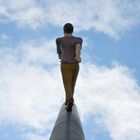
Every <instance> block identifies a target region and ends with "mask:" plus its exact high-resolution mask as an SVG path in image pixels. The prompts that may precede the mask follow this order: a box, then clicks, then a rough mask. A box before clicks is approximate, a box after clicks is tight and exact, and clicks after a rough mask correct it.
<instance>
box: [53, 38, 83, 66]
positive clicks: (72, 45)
mask: <svg viewBox="0 0 140 140" xmlns="http://www.w3.org/2000/svg"><path fill="white" fill-rule="evenodd" d="M82 42H83V40H82V38H81V37H75V36H64V37H61V38H57V39H56V46H57V53H58V54H61V62H62V63H78V61H77V60H76V59H75V56H76V54H75V49H76V44H77V43H80V44H81V47H82Z"/></svg>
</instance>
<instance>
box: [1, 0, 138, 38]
mask: <svg viewBox="0 0 140 140" xmlns="http://www.w3.org/2000/svg"><path fill="white" fill-rule="evenodd" d="M0 3H1V6H0V7H1V8H0V9H1V10H0V14H1V15H2V16H4V17H7V18H8V19H10V20H12V21H15V22H17V24H18V25H19V26H24V25H28V26H30V27H32V28H33V29H36V28H38V27H40V26H42V25H47V23H50V24H52V25H59V26H63V25H62V24H64V23H65V22H72V23H73V24H74V25H75V27H76V28H77V29H78V30H91V29H95V30H96V31H100V32H103V33H105V34H107V35H109V36H111V37H113V38H115V39H118V38H119V37H120V36H121V35H122V34H123V33H124V32H125V31H127V30H129V29H131V28H132V27H133V26H136V25H137V24H140V20H139V19H140V14H139V13H140V6H139V5H140V2H139V0H135V1H133V2H132V1H131V2H130V1H123V2H122V1H121V0H98V1H96V0H82V1H80V4H79V1H64V0H59V2H58V3H56V1H54V0H47V1H46V0H44V1H42V3H43V4H41V3H40V2H38V1H35V0H29V1H27V0H25V1H20V0H14V1H13V0H9V1H8V0H7V1H4V0H1V1H0Z"/></svg>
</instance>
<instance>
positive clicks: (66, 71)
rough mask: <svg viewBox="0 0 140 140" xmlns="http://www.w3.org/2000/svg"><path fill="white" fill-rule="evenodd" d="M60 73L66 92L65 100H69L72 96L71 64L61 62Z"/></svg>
mask: <svg viewBox="0 0 140 140" xmlns="http://www.w3.org/2000/svg"><path fill="white" fill-rule="evenodd" d="M61 73H62V79H63V84H64V89H65V93H66V101H69V100H70V99H71V98H72V95H73V93H72V84H71V83H72V73H71V64H63V63H62V64H61Z"/></svg>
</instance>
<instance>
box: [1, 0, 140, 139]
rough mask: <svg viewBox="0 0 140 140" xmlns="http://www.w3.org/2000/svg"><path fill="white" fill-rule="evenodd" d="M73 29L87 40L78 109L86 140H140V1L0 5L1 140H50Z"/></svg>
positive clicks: (13, 0) (7, 1) (11, 0)
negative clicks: (66, 30) (63, 43)
mask: <svg viewBox="0 0 140 140" xmlns="http://www.w3.org/2000/svg"><path fill="white" fill-rule="evenodd" d="M79 2H80V4H79ZM67 22H71V23H72V24H73V25H74V27H75V32H74V35H75V36H80V37H82V38H83V40H84V42H83V48H82V63H81V64H80V66H81V69H80V74H79V77H78V81H77V85H76V90H75V102H76V104H77V107H78V111H79V115H80V118H81V121H82V125H83V129H84V132H85V136H86V140H139V139H140V125H139V124H140V119H139V118H140V73H139V71H140V65H139V57H140V56H139V52H140V47H139V45H140V39H139V36H140V1H139V0H133V1H131V0H124V1H123V2H122V1H121V0H98V1H96V0H81V1H79V0H78V1H73V0H70V1H64V0H59V2H58V3H56V1H54V0H40V1H38V0H24V1H22V0H0V77H1V78H0V139H1V140H9V139H10V140H46V139H49V136H50V133H51V131H52V128H53V125H54V123H55V120H56V118H57V115H58V112H59V109H60V107H61V104H62V103H63V102H64V89H63V84H62V80H61V73H60V69H59V60H58V58H57V55H56V45H55V39H56V38H57V37H59V36H63V32H62V27H63V25H64V24H65V23H67Z"/></svg>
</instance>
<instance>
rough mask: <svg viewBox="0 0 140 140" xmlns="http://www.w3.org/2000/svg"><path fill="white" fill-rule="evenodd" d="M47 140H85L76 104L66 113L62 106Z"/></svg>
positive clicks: (63, 105)
mask: <svg viewBox="0 0 140 140" xmlns="http://www.w3.org/2000/svg"><path fill="white" fill-rule="evenodd" d="M49 140H85V136H84V132H83V129H82V125H81V121H80V117H79V114H78V110H77V107H76V104H74V105H73V108H72V112H67V111H66V108H65V104H62V107H61V109H60V112H59V115H58V118H57V120H56V122H55V125H54V128H53V131H52V133H51V136H50V139H49Z"/></svg>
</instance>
